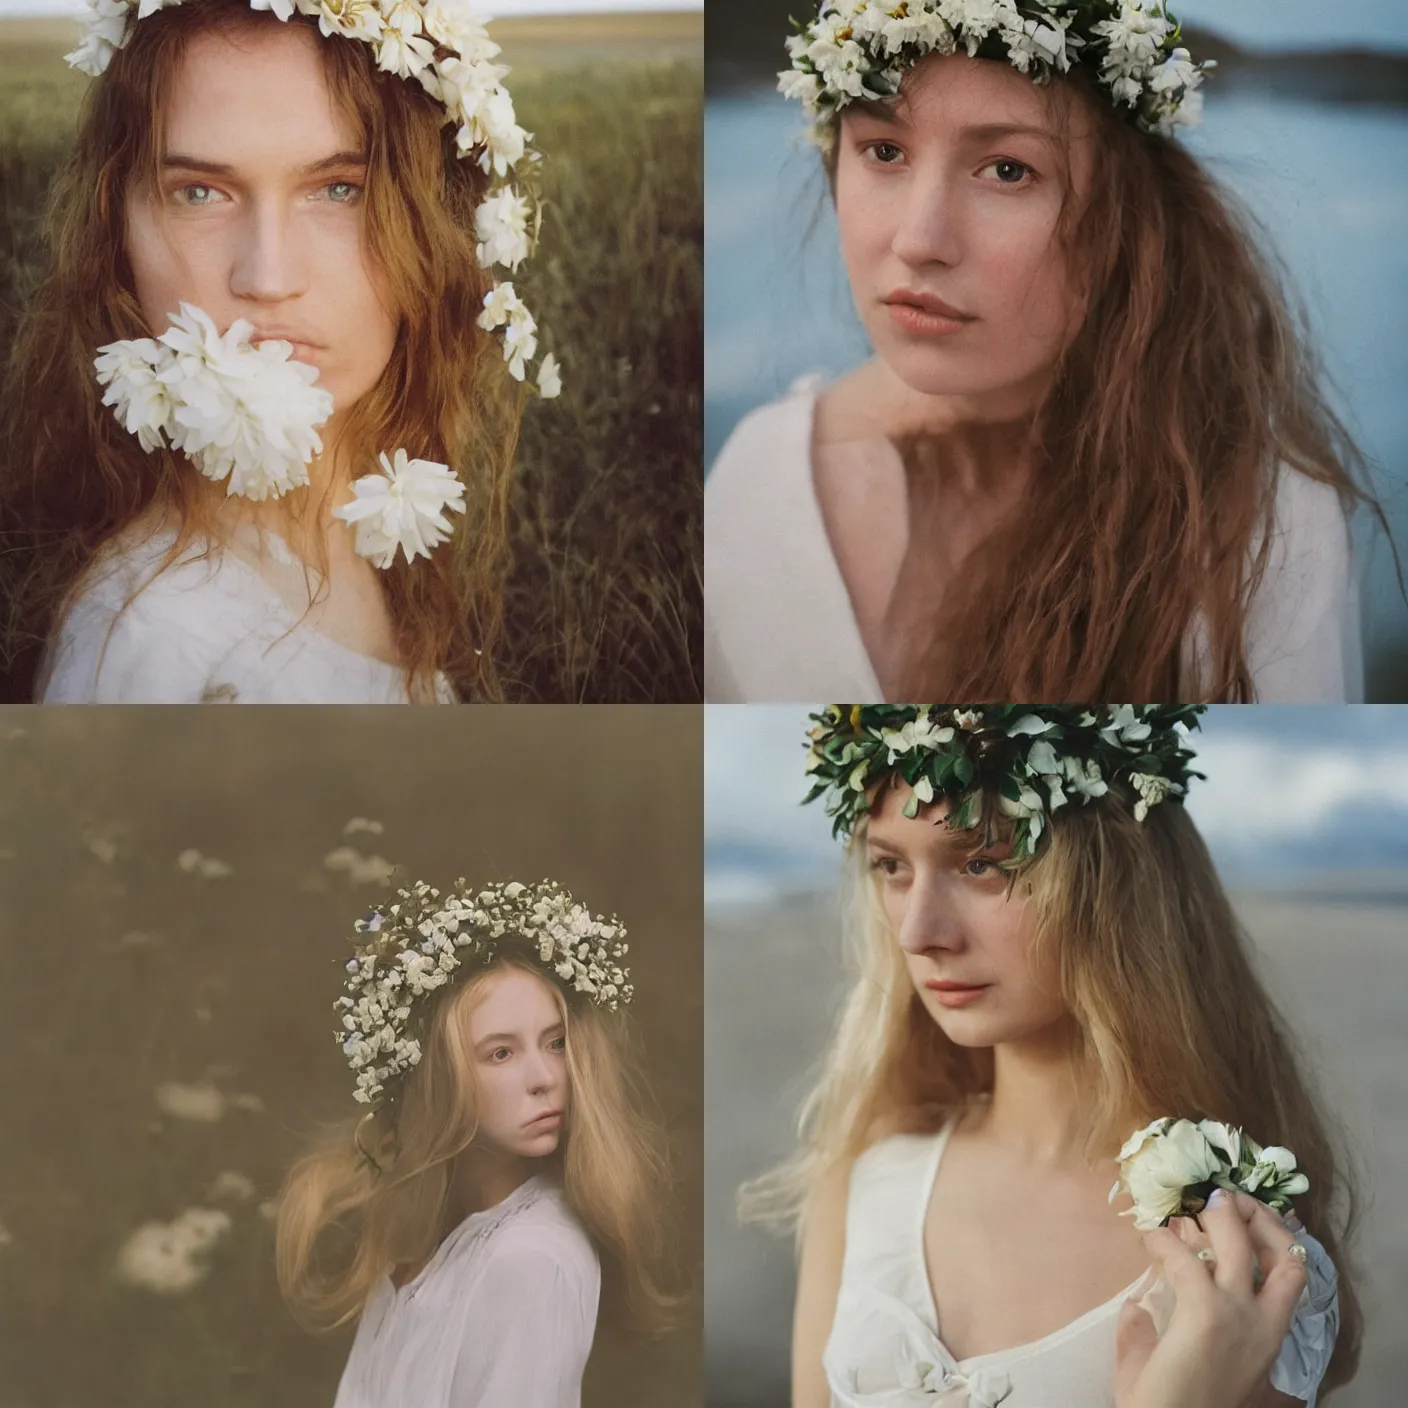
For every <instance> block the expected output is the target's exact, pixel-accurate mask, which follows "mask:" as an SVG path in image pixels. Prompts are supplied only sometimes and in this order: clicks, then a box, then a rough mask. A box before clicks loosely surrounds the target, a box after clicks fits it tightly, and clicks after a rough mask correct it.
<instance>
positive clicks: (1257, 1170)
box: [1240, 1144, 1310, 1198]
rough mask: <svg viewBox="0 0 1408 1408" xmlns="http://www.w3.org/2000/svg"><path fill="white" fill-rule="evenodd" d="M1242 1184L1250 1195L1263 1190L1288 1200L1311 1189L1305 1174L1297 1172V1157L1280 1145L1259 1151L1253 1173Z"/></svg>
mask: <svg viewBox="0 0 1408 1408" xmlns="http://www.w3.org/2000/svg"><path fill="white" fill-rule="evenodd" d="M1240 1183H1241V1186H1242V1187H1243V1188H1245V1189H1246V1190H1247V1192H1248V1193H1255V1192H1256V1191H1257V1190H1258V1189H1262V1190H1264V1191H1266V1192H1275V1193H1279V1194H1281V1195H1282V1196H1284V1197H1288V1198H1290V1197H1295V1196H1296V1195H1297V1194H1299V1193H1304V1192H1305V1191H1306V1190H1307V1189H1308V1188H1309V1187H1310V1180H1309V1179H1308V1178H1307V1177H1306V1176H1305V1175H1304V1174H1303V1173H1297V1172H1296V1156H1295V1155H1294V1154H1293V1153H1291V1151H1290V1150H1289V1149H1286V1148H1283V1147H1282V1146H1281V1145H1279V1144H1273V1145H1272V1146H1271V1147H1270V1148H1267V1149H1261V1150H1260V1151H1258V1153H1257V1155H1256V1161H1255V1163H1253V1165H1252V1168H1251V1171H1250V1172H1249V1173H1248V1174H1246V1176H1245V1177H1243V1178H1242V1179H1241V1180H1240Z"/></svg>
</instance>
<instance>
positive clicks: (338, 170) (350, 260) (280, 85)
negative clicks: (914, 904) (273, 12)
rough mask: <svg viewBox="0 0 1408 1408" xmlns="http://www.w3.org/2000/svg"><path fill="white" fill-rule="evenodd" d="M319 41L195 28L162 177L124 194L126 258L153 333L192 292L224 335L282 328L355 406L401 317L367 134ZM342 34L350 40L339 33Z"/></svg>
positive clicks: (282, 32)
mask: <svg viewBox="0 0 1408 1408" xmlns="http://www.w3.org/2000/svg"><path fill="white" fill-rule="evenodd" d="M320 42H333V41H320V40H319V39H318V37H317V36H316V35H315V34H313V33H312V32H311V31H309V30H308V29H306V28H305V27H304V26H302V25H292V24H270V25H261V26H259V27H257V28H244V29H240V30H238V31H237V32H235V33H233V34H225V33H203V34H199V35H197V36H195V37H194V38H193V39H192V40H191V42H190V44H189V45H188V46H187V48H186V50H185V52H184V54H183V55H182V58H181V61H180V65H179V67H178V70H177V75H176V80H175V83H174V85H173V87H172V91H171V93H170V95H169V99H168V109H167V127H166V134H165V142H164V144H163V150H162V151H161V152H160V153H159V161H160V166H161V180H160V186H159V189H157V190H155V191H152V190H149V189H148V187H147V183H146V181H145V179H142V180H139V181H136V182H134V184H133V186H132V187H131V188H130V189H129V191H128V192H127V254H128V258H129V260H130V262H131V265H132V274H133V278H134V280H135V284H136V289H135V292H136V295H137V301H138V302H139V304H140V305H141V308H142V313H143V316H144V317H145V319H146V321H147V324H148V326H149V327H150V328H151V330H152V332H153V333H154V334H160V333H161V332H162V331H163V330H164V329H165V328H166V327H167V326H168V324H169V321H170V315H171V314H173V313H176V312H177V311H178V310H179V308H180V305H181V303H182V301H183V300H184V301H185V302H188V303H194V304H195V305H197V306H198V307H200V308H203V309H204V310H205V311H206V312H207V313H208V314H209V315H210V316H211V317H212V318H213V319H214V320H215V324H216V326H217V327H218V328H219V329H220V331H221V332H224V331H225V330H226V329H227V328H228V327H229V326H230V325H231V324H232V323H233V322H235V321H236V319H239V318H244V319H247V320H248V321H249V322H250V323H252V324H253V325H254V328H255V341H262V340H265V339H267V338H270V337H282V338H283V339H285V340H286V341H290V342H293V343H294V344H295V346H294V353H293V355H294V357H295V358H296V359H297V360H299V361H302V362H307V363H309V364H310V365H312V366H315V367H317V368H318V371H319V373H320V375H319V384H320V385H321V386H323V387H324V388H326V389H327V390H328V391H330V392H331V393H332V396H333V401H334V404H335V405H336V406H337V408H338V409H339V410H344V409H346V408H347V407H348V406H350V405H351V404H352V403H353V402H354V401H356V400H357V399H358V398H359V397H360V396H362V395H364V394H365V393H366V392H367V391H369V390H370V389H371V388H372V387H373V386H374V385H375V384H376V382H377V380H378V378H379V377H380V376H381V374H382V372H383V370H384V369H385V367H386V365H387V363H388V361H389V360H390V358H391V352H392V348H393V346H394V344H395V340H396V331H397V323H398V319H397V316H396V313H395V311H394V310H393V309H392V307H391V302H390V298H389V295H388V291H387V284H386V280H385V279H384V277H383V276H382V275H381V273H380V271H379V270H378V269H376V268H375V267H374V266H373V264H372V261H371V259H370V256H369V254H368V252H367V249H366V244H365V241H364V238H363V230H362V225H363V216H362V210H361V203H362V188H363V184H364V182H365V180H366V163H365V161H364V153H363V150H362V147H363V142H362V139H361V137H360V135H359V134H358V132H357V130H356V127H355V124H354V123H353V121H352V119H351V118H349V117H348V116H347V115H346V114H345V113H343V112H341V111H340V110H339V109H338V108H336V107H335V106H334V104H333V100H332V96H331V94H330V93H329V91H328V87H327V83H326V82H325V80H324V77H323V72H322V65H321V63H320V60H319V54H318V48H317V46H318V44H319V43H320ZM336 42H339V43H341V42H345V41H341V40H339V41H336Z"/></svg>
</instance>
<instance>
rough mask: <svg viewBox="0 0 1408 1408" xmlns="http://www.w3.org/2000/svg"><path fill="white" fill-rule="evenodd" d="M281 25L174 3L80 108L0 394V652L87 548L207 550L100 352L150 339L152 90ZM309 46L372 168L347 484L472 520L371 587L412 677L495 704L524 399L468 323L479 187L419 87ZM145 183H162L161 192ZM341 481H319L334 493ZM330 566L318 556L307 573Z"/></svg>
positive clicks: (353, 48)
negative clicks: (232, 38) (144, 251)
mask: <svg viewBox="0 0 1408 1408" xmlns="http://www.w3.org/2000/svg"><path fill="white" fill-rule="evenodd" d="M277 23H281V21H279V20H277V19H276V17H275V16H273V15H272V14H268V13H262V12H259V11H253V10H251V9H250V8H249V6H248V4H247V3H245V0H187V3H185V4H182V5H179V6H175V7H169V8H167V9H164V10H162V11H160V12H159V13H157V14H155V15H152V16H150V17H149V18H147V19H144V20H142V21H141V22H140V23H139V24H136V25H134V26H133V29H132V34H131V37H130V39H129V41H128V43H127V44H126V45H125V46H124V47H123V48H121V49H119V50H118V51H117V52H116V54H114V56H113V59H112V62H111V64H110V66H109V67H108V69H107V71H106V72H105V73H104V74H103V75H102V77H101V78H99V79H98V80H97V81H96V82H94V83H93V84H92V85H91V87H90V89H89V91H88V93H87V95H86V98H85V101H84V105H83V109H82V113H81V117H80V121H79V130H78V137H77V142H76V145H75V147H74V150H73V152H72V154H71V156H70V157H69V159H68V161H67V163H66V165H65V166H64V168H63V170H62V172H61V173H60V175H59V176H58V177H57V179H56V182H55V185H54V189H53V192H52V195H51V198H50V204H49V209H48V215H47V246H48V250H49V263H48V267H47V269H46V271H45V273H44V276H43V279H42V281H41V283H40V284H39V287H38V289H37V291H36V292H35V294H34V297H33V298H32V300H31V301H30V303H29V305H28V307H27V308H26V310H25V312H24V314H23V317H22V318H21V321H20V324H19V328H18V330H17V333H16V337H15V341H14V345H13V347H12V349H11V354H10V358H9V363H8V367H7V369H6V376H5V380H4V391H3V397H0V403H2V404H0V416H3V425H0V430H3V434H0V443H3V445H4V450H3V464H2V465H0V529H2V530H3V534H4V544H5V548H6V551H5V554H4V558H5V563H4V565H5V576H6V578H7V581H6V588H7V592H8V595H9V597H10V602H9V611H8V619H6V620H5V621H4V622H3V623H0V624H3V626H4V640H5V643H6V645H7V647H8V653H9V654H10V655H11V656H12V657H13V656H14V655H16V654H27V655H28V654H33V653H36V652H37V650H38V648H40V647H42V645H43V643H44V641H45V640H46V638H47V637H48V636H49V634H50V633H51V632H52V630H53V629H54V628H55V626H56V625H57V624H58V621H59V619H60V617H61V615H62V612H63V609H64V607H65V604H66V600H67V599H68V598H69V597H70V595H71V593H72V592H73V590H74V589H75V587H76V586H78V585H79V584H80V583H81V581H82V579H83V575H84V573H85V570H86V569H87V568H88V567H89V566H90V565H91V564H92V562H93V559H94V555H95V553H96V552H97V551H98V550H99V548H101V546H102V545H103V544H104V543H105V542H107V541H108V540H109V539H110V538H112V537H113V536H114V535H115V534H118V533H121V532H122V531H123V530H124V529H126V528H128V527H129V526H131V525H133V524H134V523H136V522H137V521H138V520H141V519H144V518H145V517H147V516H149V515H152V514H160V515H162V516H163V517H166V518H168V519H169V520H170V521H171V522H172V523H173V524H174V526H175V527H176V529H177V535H178V536H177V543H176V545H175V546H174V547H173V548H172V550H171V555H170V557H169V559H168V561H175V559H176V557H177V556H178V555H180V553H181V552H182V551H183V550H184V549H185V548H186V547H187V546H188V545H189V544H191V543H192V542H193V541H198V540H201V539H205V540H207V541H210V540H213V538H214V513H215V510H216V508H217V507H218V505H219V504H220V503H221V502H222V501H223V493H222V491H221V490H220V488H219V487H218V486H214V485H211V484H209V483H208V482H207V481H205V480H204V479H203V478H202V477H201V476H200V475H199V474H197V473H196V472H195V471H194V470H193V468H192V467H191V465H190V464H188V463H187V462H186V460H185V458H184V456H182V455H180V454H178V453H176V452H174V451H158V452H156V453H151V454H149V453H147V452H145V451H144V450H142V449H141V447H140V446H139V445H138V443H137V441H136V439H135V438H134V437H133V436H131V435H128V434H127V433H126V432H125V431H124V430H123V429H122V427H121V426H120V425H119V424H118V422H117V420H116V418H115V417H114V415H113V414H112V412H111V411H110V410H109V409H107V408H106V407H104V406H103V405H102V403H101V393H100V389H99V387H98V384H97V381H96V379H95V376H94V372H93V358H94V355H95V353H96V350H97V348H98V347H99V346H100V345H102V344H104V343H107V342H111V341H114V340H116V339H119V338H133V337H144V336H149V335H151V334H152V333H153V332H154V331H156V332H159V331H160V329H155V330H154V329H150V328H148V327H147V326H146V325H145V321H144V319H143V317H142V313H141V310H140V308H139V306H138V304H137V300H136V297H135V293H134V287H133V279H132V272H131V269H130V266H129V263H128V259H127V255H126V203H127V199H128V192H129V190H130V189H132V187H133V185H134V183H136V182H137V181H140V180H141V179H142V178H143V177H146V179H147V180H149V181H153V182H154V181H155V180H156V178H157V176H158V174H159V170H160V162H161V156H162V152H161V146H162V138H163V130H164V121H165V111H166V95H168V94H169V93H170V92H171V91H172V86H173V79H174V76H175V74H176V72H177V69H178V65H179V64H180V61H181V57H182V55H183V53H184V52H185V50H186V47H187V46H188V44H189V43H190V41H191V39H192V37H193V36H195V35H197V34H200V33H203V32H208V31H211V30H219V31H231V30H238V29H242V28H246V27H261V26H266V25H270V24H277ZM288 23H290V24H297V25H300V26H302V27H304V28H305V29H308V30H309V32H310V33H311V34H312V35H313V38H314V41H315V42H316V43H317V45H318V52H319V55H320V57H321V60H322V65H323V72H324V75H325V77H326V80H327V83H328V86H329V90H330V92H331V94H332V97H333V100H334V101H335V102H336V103H337V104H338V105H339V106H340V107H341V108H342V109H343V110H344V111H346V112H347V113H348V114H350V115H351V116H352V117H353V118H355V120H356V123H357V125H358V127H359V128H360V130H361V133H362V137H363V140H364V142H365V149H366V155H367V161H368V170H367V180H366V187H365V193H364V197H363V207H362V208H363V218H364V221H365V223H364V227H363V230H364V239H365V241H366V247H367V250H368V256H369V258H370V259H371V260H373V261H374V262H375V263H376V264H377V265H379V266H380V268H381V269H382V270H384V272H385V276H386V279H387V283H388V286H389V288H390V291H391V297H392V299H393V302H394V306H395V307H396V309H397V310H398V312H399V315H400V328H399V332H398V335H397V340H396V345H395V349H394V351H393V353H392V357H391V360H390V362H389V364H388V365H387V367H386V369H385V371H384V372H383V374H382V376H381V378H380V380H379V382H378V383H377V385H376V386H375V387H373V388H372V390H371V391H369V392H368V393H367V394H366V395H365V396H364V397H363V398H362V399H361V400H360V401H359V402H358V403H357V404H356V405H355V406H354V407H352V408H351V410H350V412H349V414H348V417H347V425H346V429H345V434H344V435H343V443H344V444H345V445H346V446H348V447H350V451H351V453H350V456H349V459H350V463H351V465H352V468H353V473H354V475H355V474H362V473H371V472H373V471H375V469H376V467H377V455H378V453H379V452H380V451H382V450H388V451H389V450H390V449H393V448H396V447H404V448H405V449H406V450H407V452H408V453H410V454H411V455H413V456H417V457H421V458H427V459H432V460H438V461H440V462H442V463H448V464H450V465H451V467H452V468H454V469H456V471H457V472H458V473H459V474H460V476H461V478H462V479H463V480H464V481H465V484H466V489H467V495H466V497H467V500H468V508H467V512H466V513H465V515H464V516H463V518H461V519H459V520H457V522H458V527H457V531H456V534H455V537H454V540H453V543H452V545H451V544H447V545H442V547H441V548H440V549H439V550H438V551H437V552H436V553H435V554H434V555H433V556H432V558H431V559H430V561H429V562H426V561H425V560H424V559H421V560H419V561H417V562H416V563H415V564H413V565H408V564H406V563H405V561H404V560H401V561H398V563H397V564H396V565H395V566H394V567H392V568H390V569H389V570H387V571H386V572H383V573H381V574H380V579H381V581H382V583H383V585H384V589H385V593H386V600H387V604H388V607H389V609H390V612H391V617H392V621H393V624H394V627H395V631H396V638H397V645H398V647H399V649H400V653H401V656H402V659H403V662H404V663H405V665H406V666H407V668H408V669H409V671H410V673H411V677H412V681H413V683H415V682H419V683H420V684H421V685H424V683H425V681H426V679H427V678H428V676H429V675H430V674H431V673H432V672H433V671H434V670H435V669H445V670H447V671H448V672H449V673H450V674H451V676H452V678H453V679H454V680H455V682H456V684H457V685H458V687H459V689H460V692H461V694H462V695H463V696H465V697H487V698H497V697H498V696H499V693H500V687H499V680H498V674H497V670H496V668H495V647H496V645H497V643H498V640H499V637H500V632H501V624H502V590H501V583H502V580H503V577H504V565H505V562H506V558H507V546H508V544H507V507H508V492H509V482H510V471H511V466H512V461H513V455H514V450H515V446H516V442H517V431H518V419H519V415H520V413H521V404H522V402H521V397H520V396H519V395H518V394H517V393H516V392H514V391H513V390H512V389H511V388H510V387H509V386H508V384H507V377H506V375H505V371H504V367H503V360H502V352H501V350H500V348H499V346H498V344H497V341H496V340H495V339H493V338H492V337H491V336H490V335H489V334H487V333H483V332H481V331H480V330H479V329H478V328H477V327H476V324H475V320H476V317H477V316H478V313H479V310H480V307H481V304H482V301H483V298H484V295H485V293H487V291H488V289H489V288H490V286H491V283H492V280H491V279H490V277H489V275H488V274H487V273H486V272H485V271H484V270H482V269H481V268H480V267H479V264H478V262H477V259H476V256H475V236H474V210H475V207H476V205H477V204H478V203H479V201H480V199H481V198H482V196H483V194H484V192H485V189H486V181H487V179H488V178H487V177H486V176H485V175H484V174H483V173H482V172H481V171H480V170H479V168H478V165H477V164H476V163H475V162H474V161H471V160H461V159H459V158H457V156H456V154H455V139H454V134H453V130H452V129H451V128H450V127H446V126H445V125H444V123H443V116H444V114H443V112H442V111H441V109H440V107H439V105H438V104H437V103H435V102H434V101H433V100H432V99H431V98H430V97H429V96H428V95H427V94H426V93H424V92H423V91H422V90H421V89H420V87H419V85H418V84H415V83H410V82H406V81H403V80H402V79H399V78H397V77H396V76H394V75H392V74H387V73H381V72H379V71H378V70H377V69H376V67H375V55H374V54H373V53H372V51H371V49H370V47H369V46H368V45H366V44H363V43H360V42H357V41H345V40H342V39H337V38H333V39H327V40H324V39H323V38H322V37H321V36H319V34H318V32H317V28H316V24H315V22H314V21H313V20H312V19H310V18H308V17H307V16H303V15H294V16H293V18H292V19H291V20H290V21H288ZM153 188H155V187H153ZM336 487H338V486H333V485H329V486H328V494H330V493H331V492H332V491H333V490H334V489H335V488H336ZM278 507H279V509H280V510H281V511H282V512H284V513H285V514H286V515H287V516H288V517H289V518H290V519H292V520H299V519H307V520H308V521H311V522H313V523H319V522H321V521H322V516H323V514H324V513H325V511H326V509H327V507H328V503H327V496H326V495H324V496H320V498H319V499H315V498H314V497H313V495H312V494H311V493H309V494H302V495H300V494H294V495H291V496H289V497H288V498H287V499H284V500H282V501H280V504H279V506H278ZM314 565H315V566H316V565H325V564H314Z"/></svg>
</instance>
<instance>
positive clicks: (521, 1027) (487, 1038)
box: [467, 968, 570, 1158]
mask: <svg viewBox="0 0 1408 1408" xmlns="http://www.w3.org/2000/svg"><path fill="white" fill-rule="evenodd" d="M468 1022H469V1026H468V1033H467V1034H468V1037H469V1046H470V1051H471V1053H472V1055H473V1059H474V1074H475V1084H476V1086H477V1089H478V1102H479V1106H478V1113H479V1134H478V1139H479V1141H481V1142H482V1143H485V1144H488V1145H489V1146H491V1147H492V1148H494V1149H496V1150H498V1151H499V1152H501V1153H506V1154H514V1155H518V1156H520V1157H527V1158H543V1157H545V1156H546V1155H548V1154H551V1153H552V1152H553V1151H554V1150H555V1149H556V1148H557V1146H558V1142H559V1141H560V1139H561V1137H562V1130H563V1124H564V1121H565V1120H566V1118H567V1104H568V1096H569V1094H570V1080H569V1077H568V1074H567V1029H566V1027H565V1026H564V1024H563V1020H562V1010H561V1008H560V1007H559V1006H558V1004H557V999H556V997H555V996H554V995H553V992H552V990H551V988H549V986H548V984H547V983H546V982H545V981H544V980H543V979H541V978H537V977H534V976H533V974H531V973H526V972H524V971H523V970H522V969H521V968H502V969H499V970H498V971H496V972H494V973H492V974H490V976H489V978H488V980H487V982H486V984H485V988H484V992H483V995H482V996H481V997H480V999H479V1001H478V1002H477V1003H475V1005H474V1007H473V1008H472V1009H471V1010H470V1013H469V1019H468Z"/></svg>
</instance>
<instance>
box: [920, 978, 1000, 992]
mask: <svg viewBox="0 0 1408 1408" xmlns="http://www.w3.org/2000/svg"><path fill="white" fill-rule="evenodd" d="M924 986H925V987H926V988H928V989H929V990H930V992H977V991H978V990H979V989H980V988H985V987H987V984H986V983H955V982H953V981H952V980H950V979H948V978H942V979H940V978H930V979H929V981H928V982H927V983H925V984H924Z"/></svg>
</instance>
